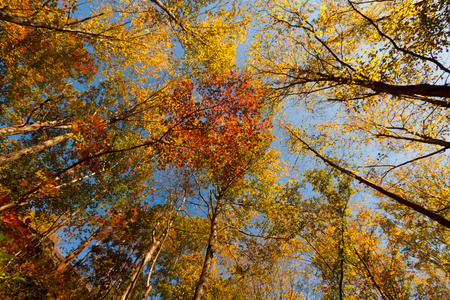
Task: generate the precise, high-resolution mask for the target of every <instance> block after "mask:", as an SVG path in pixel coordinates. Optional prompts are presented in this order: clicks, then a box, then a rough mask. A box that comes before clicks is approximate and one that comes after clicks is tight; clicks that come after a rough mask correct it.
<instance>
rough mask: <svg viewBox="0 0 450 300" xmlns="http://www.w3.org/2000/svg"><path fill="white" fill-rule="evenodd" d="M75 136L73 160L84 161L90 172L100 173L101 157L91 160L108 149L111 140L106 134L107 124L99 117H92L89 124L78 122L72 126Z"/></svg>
mask: <svg viewBox="0 0 450 300" xmlns="http://www.w3.org/2000/svg"><path fill="white" fill-rule="evenodd" d="M72 132H73V134H74V136H75V142H74V146H75V149H74V150H72V158H73V159H77V160H79V161H83V160H84V162H83V164H84V165H87V166H88V167H89V169H90V170H92V171H94V172H97V171H99V168H100V167H99V165H98V163H99V161H100V160H101V157H96V158H91V157H93V156H94V155H96V154H98V153H100V152H102V151H104V150H106V149H108V145H109V138H108V135H107V132H106V124H105V122H104V121H103V120H102V119H101V118H100V117H99V116H97V115H91V116H90V120H89V122H87V123H83V122H80V121H77V122H75V123H74V124H73V126H72Z"/></svg>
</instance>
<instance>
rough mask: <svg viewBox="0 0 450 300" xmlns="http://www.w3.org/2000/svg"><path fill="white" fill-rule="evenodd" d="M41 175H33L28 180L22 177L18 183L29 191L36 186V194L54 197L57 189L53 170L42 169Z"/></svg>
mask: <svg viewBox="0 0 450 300" xmlns="http://www.w3.org/2000/svg"><path fill="white" fill-rule="evenodd" d="M43 175H44V176H41V177H34V178H30V179H28V180H25V179H22V180H21V181H20V185H21V186H22V187H23V188H24V189H25V190H27V191H31V190H33V189H35V188H36V187H38V190H37V191H36V194H37V195H38V196H49V197H55V196H56V195H57V194H58V189H57V188H56V184H55V176H54V173H53V171H50V170H47V171H44V172H43Z"/></svg>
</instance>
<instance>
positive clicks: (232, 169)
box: [159, 69, 272, 182]
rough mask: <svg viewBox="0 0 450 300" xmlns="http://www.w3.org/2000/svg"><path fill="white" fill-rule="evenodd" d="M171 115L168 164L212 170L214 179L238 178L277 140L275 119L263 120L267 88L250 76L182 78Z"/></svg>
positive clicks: (161, 148) (234, 72) (166, 148)
mask: <svg viewBox="0 0 450 300" xmlns="http://www.w3.org/2000/svg"><path fill="white" fill-rule="evenodd" d="M171 98H172V102H173V106H172V107H171V108H170V109H169V111H168V113H167V118H166V120H165V123H166V126H167V128H168V130H169V131H170V139H171V140H172V141H173V142H172V143H170V144H163V145H161V146H159V151H160V152H162V151H165V152H167V153H164V155H165V158H166V159H165V161H164V162H165V163H169V164H172V165H173V166H175V167H177V168H183V167H195V168H198V169H201V170H209V171H210V172H211V173H212V176H213V178H214V180H216V181H218V182H228V181H233V180H238V179H239V178H240V177H241V176H242V175H243V173H244V169H245V166H246V165H247V163H248V161H249V160H250V158H251V157H252V156H253V155H254V154H255V153H257V152H259V151H260V149H261V147H262V146H263V144H264V143H265V142H267V141H268V140H270V139H271V132H270V128H271V127H272V124H271V121H270V120H268V119H264V118H263V100H264V90H263V88H262V87H261V82H259V81H258V80H256V79H254V78H252V76H251V75H250V74H247V73H240V72H239V70H237V69H234V70H232V71H230V73H228V74H226V75H221V74H204V76H203V78H202V79H201V80H198V81H196V82H192V81H191V80H180V81H179V82H178V85H177V87H176V88H175V89H174V90H173V92H172V94H171Z"/></svg>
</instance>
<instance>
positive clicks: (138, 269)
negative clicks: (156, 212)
mask: <svg viewBox="0 0 450 300" xmlns="http://www.w3.org/2000/svg"><path fill="white" fill-rule="evenodd" d="M160 244H161V241H160V240H156V241H154V242H153V244H152V246H151V247H150V249H149V250H148V251H147V253H146V254H145V256H144V257H143V258H142V259H141V261H140V262H139V264H138V265H137V267H136V269H135V270H134V272H133V275H131V280H130V283H129V284H128V286H127V289H126V290H125V292H124V293H123V294H122V297H120V300H127V299H128V298H129V297H130V296H131V295H132V293H133V289H134V288H135V286H136V283H137V279H138V277H139V274H141V273H142V270H144V267H145V266H146V265H147V264H148V263H149V261H150V260H151V259H152V258H153V256H154V255H155V251H156V249H158V247H159V245H160Z"/></svg>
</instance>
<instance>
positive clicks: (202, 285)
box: [192, 208, 219, 300]
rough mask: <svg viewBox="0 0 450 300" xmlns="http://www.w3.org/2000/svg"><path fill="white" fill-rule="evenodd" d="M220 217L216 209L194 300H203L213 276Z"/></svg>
mask: <svg viewBox="0 0 450 300" xmlns="http://www.w3.org/2000/svg"><path fill="white" fill-rule="evenodd" d="M218 216H219V209H218V208H216V210H215V211H214V212H213V214H212V217H211V231H210V234H209V240H208V247H207V248H206V254H205V261H204V263H203V269H202V273H201V275H200V278H199V280H198V282H197V286H196V287H195V294H194V298H192V299H193V300H201V299H202V298H203V296H204V294H205V290H206V287H207V286H208V281H209V277H210V276H211V270H212V265H213V258H214V253H215V252H216V243H217V221H218Z"/></svg>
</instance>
